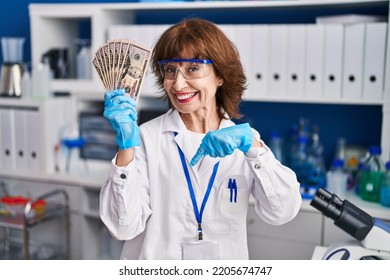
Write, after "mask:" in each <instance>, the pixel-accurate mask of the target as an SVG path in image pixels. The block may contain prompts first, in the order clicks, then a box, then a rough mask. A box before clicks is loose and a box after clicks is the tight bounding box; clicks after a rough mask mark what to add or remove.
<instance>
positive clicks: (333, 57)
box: [323, 24, 344, 99]
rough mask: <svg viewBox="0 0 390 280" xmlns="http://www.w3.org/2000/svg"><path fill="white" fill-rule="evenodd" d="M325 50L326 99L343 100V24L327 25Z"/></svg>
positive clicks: (324, 93) (324, 90)
mask: <svg viewBox="0 0 390 280" xmlns="http://www.w3.org/2000/svg"><path fill="white" fill-rule="evenodd" d="M324 26H325V39H324V43H325V49H324V56H325V59H324V76H323V81H324V88H323V95H324V97H325V98H330V99H340V98H341V80H342V69H343V68H342V67H343V44H344V43H343V40H344V27H343V25H342V24H326V25H324Z"/></svg>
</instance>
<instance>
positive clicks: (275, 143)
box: [269, 131, 284, 163]
mask: <svg viewBox="0 0 390 280" xmlns="http://www.w3.org/2000/svg"><path fill="white" fill-rule="evenodd" d="M269 148H270V149H271V151H272V153H273V154H274V155H275V158H276V159H277V160H279V161H280V162H281V163H284V154H283V138H282V136H281V135H280V133H279V132H278V131H272V132H271V134H270V138H269Z"/></svg>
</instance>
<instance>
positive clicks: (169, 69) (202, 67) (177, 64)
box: [157, 58, 213, 80]
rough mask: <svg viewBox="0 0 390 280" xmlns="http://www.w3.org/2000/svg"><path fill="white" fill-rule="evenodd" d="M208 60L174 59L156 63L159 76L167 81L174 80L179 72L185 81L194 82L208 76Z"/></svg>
mask: <svg viewBox="0 0 390 280" xmlns="http://www.w3.org/2000/svg"><path fill="white" fill-rule="evenodd" d="M212 63H213V62H212V61H211V60H209V59H194V58H188V59H186V58H174V59H167V60H160V61H157V64H158V66H159V68H160V72H161V75H162V76H163V77H164V79H167V80H176V77H177V72H178V71H180V72H181V74H182V75H183V77H184V78H185V79H186V80H194V79H199V78H203V77H206V76H207V75H208V74H210V65H209V64H212Z"/></svg>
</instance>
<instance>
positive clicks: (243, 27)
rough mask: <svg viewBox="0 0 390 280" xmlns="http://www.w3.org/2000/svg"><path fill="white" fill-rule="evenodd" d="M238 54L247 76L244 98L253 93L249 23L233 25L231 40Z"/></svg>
mask: <svg viewBox="0 0 390 280" xmlns="http://www.w3.org/2000/svg"><path fill="white" fill-rule="evenodd" d="M233 43H234V44H235V46H236V48H237V50H238V52H239V54H240V60H241V63H242V67H243V68H244V73H245V75H246V78H247V85H248V88H247V90H246V92H245V94H244V98H246V99H247V98H250V97H251V96H253V95H254V93H255V88H254V87H253V86H254V85H253V82H252V81H253V76H252V73H253V57H252V49H253V35H252V25H250V24H237V25H235V26H234V42H233Z"/></svg>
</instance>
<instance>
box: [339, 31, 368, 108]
mask: <svg viewBox="0 0 390 280" xmlns="http://www.w3.org/2000/svg"><path fill="white" fill-rule="evenodd" d="M364 26H365V25H364V23H356V24H346V25H345V26H344V27H345V28H344V61H343V67H344V71H343V81H342V98H343V99H350V100H361V99H362V85H363V81H362V76H363V56H364Z"/></svg>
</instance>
